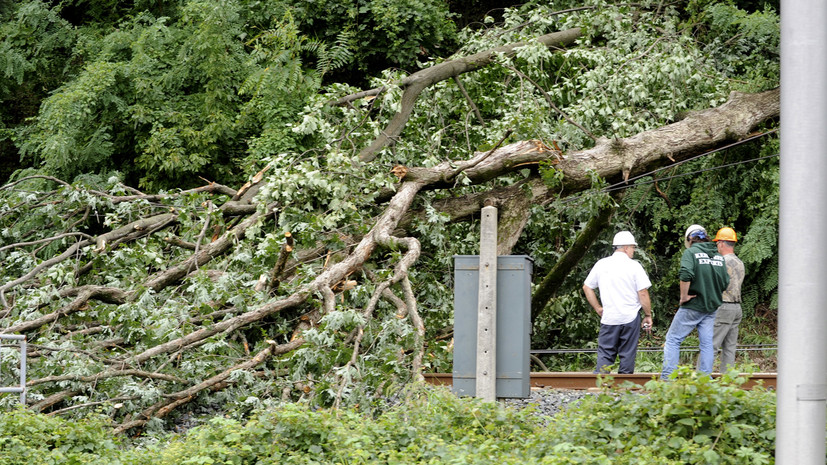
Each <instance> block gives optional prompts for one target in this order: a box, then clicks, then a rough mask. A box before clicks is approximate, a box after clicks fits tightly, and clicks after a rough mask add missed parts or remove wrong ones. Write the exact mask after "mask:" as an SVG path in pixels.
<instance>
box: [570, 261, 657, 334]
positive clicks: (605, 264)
mask: <svg viewBox="0 0 827 465" xmlns="http://www.w3.org/2000/svg"><path fill="white" fill-rule="evenodd" d="M584 284H585V285H586V286H589V287H590V288H592V289H599V290H600V303H601V304H602V305H603V316H602V317H601V318H600V323H602V324H604V325H623V324H626V323H629V322H631V321H633V320H634V319H635V318H637V315H638V311H639V310H640V307H641V305H640V297H638V291H642V290H644V289H648V288H650V287H651V286H652V283H651V282H650V281H649V276H647V275H646V271H645V270H644V269H643V266H641V264H640V263H638V262H637V261H635V260H632V259H631V258H629V256H628V255H626V254H625V253H624V252H622V251H617V252H615V253H613V254H612V255H611V256H610V257H606V258H602V259H600V260H598V261H597V263H595V264H594V267H593V268H592V270H591V271H590V272H589V276H587V277H586V282H585V283H584Z"/></svg>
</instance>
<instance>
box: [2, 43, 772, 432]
mask: <svg viewBox="0 0 827 465" xmlns="http://www.w3.org/2000/svg"><path fill="white" fill-rule="evenodd" d="M580 36H581V32H580V30H579V29H569V30H566V31H565V32H562V33H552V34H546V35H543V36H541V37H540V39H538V40H539V42H537V43H536V44H535V43H532V42H530V41H529V42H526V41H524V42H512V43H511V44H510V45H506V46H500V47H496V48H493V49H491V50H488V51H484V52H478V53H476V54H473V55H471V56H470V57H459V58H455V59H451V60H448V61H446V62H443V63H441V64H438V65H436V66H434V67H431V68H427V69H425V70H423V71H421V72H419V73H414V74H412V75H411V76H410V77H408V78H406V79H403V80H402V81H401V83H399V84H398V85H399V86H400V87H401V88H404V91H403V93H402V95H401V97H400V105H401V106H400V107H399V110H398V111H392V112H390V114H389V115H387V116H388V118H389V122H388V123H387V126H383V125H384V124H385V119H384V118H383V117H381V116H380V117H377V118H376V121H375V122H374V123H375V125H374V126H375V127H376V128H378V130H377V135H375V137H370V136H368V135H365V134H364V133H363V134H362V135H361V136H360V137H362V140H366V141H367V143H366V144H364V146H365V147H366V148H364V149H361V150H358V146H359V144H356V143H354V147H357V149H356V150H353V151H350V152H342V151H339V150H338V149H331V147H335V146H336V144H335V143H334V142H338V143H341V142H342V140H343V139H345V138H348V137H356V136H354V134H355V133H357V132H359V131H358V130H357V129H358V128H359V126H360V125H363V124H366V123H365V121H366V120H367V119H368V118H369V117H370V115H371V114H372V112H375V111H377V110H376V108H374V107H373V105H374V103H372V102H374V100H375V99H378V98H379V97H377V96H378V95H379V94H380V93H382V92H384V91H385V89H383V88H376V89H374V90H371V91H367V92H361V93H354V94H350V95H348V96H344V97H341V98H339V100H338V103H340V104H341V105H344V107H342V109H341V110H340V111H342V112H345V113H344V114H345V117H346V118H349V119H345V122H341V121H340V122H339V125H336V124H331V127H333V128H335V129H336V131H337V132H338V133H339V134H344V135H342V136H341V137H339V138H337V139H335V140H334V139H331V140H328V141H327V145H326V146H325V147H326V149H325V150H328V151H325V150H322V149H318V150H317V152H319V153H322V155H318V154H316V153H315V152H313V151H308V152H307V153H301V154H280V155H277V156H273V157H271V158H270V159H269V160H268V161H267V164H266V166H265V167H264V168H263V169H262V170H261V171H260V172H259V173H258V174H256V175H255V176H253V177H252V178H251V179H250V181H249V182H248V183H247V184H245V185H244V186H242V187H240V188H238V189H233V188H231V187H227V186H224V185H221V184H217V183H209V184H207V185H205V186H203V187H200V188H196V189H190V190H179V191H172V192H167V193H158V194H148V193H143V192H140V191H138V190H137V189H134V188H131V187H127V186H124V185H122V184H120V183H119V182H117V181H114V182H110V183H108V184H107V183H102V184H103V186H100V185H90V184H88V183H86V182H84V181H83V180H79V181H75V182H73V183H69V182H66V181H63V180H60V179H57V178H55V177H51V176H43V175H32V176H25V177H21V178H19V179H16V180H14V181H13V182H10V183H8V184H7V185H5V186H2V187H0V193H2V195H3V199H4V204H3V208H2V210H0V218H2V221H3V222H4V223H3V224H4V227H6V228H7V229H9V230H11V229H14V230H15V231H16V232H15V234H14V236H11V235H10V236H9V237H13V240H4V242H3V243H2V244H3V245H2V247H0V253H1V254H3V255H2V256H3V260H4V267H3V269H4V275H3V278H4V281H3V284H2V285H0V303H2V306H3V309H2V312H3V315H4V318H3V321H2V330H0V331H2V332H3V333H24V334H26V335H27V336H28V337H29V341H30V342H31V344H32V347H33V349H34V350H35V352H33V353H32V354H30V357H29V359H30V363H32V364H33V365H37V366H38V369H37V370H32V371H30V373H34V374H35V377H34V378H32V379H30V380H29V381H28V386H29V387H30V399H31V406H32V408H34V409H36V410H39V411H42V412H59V413H64V412H67V411H75V410H83V408H84V407H93V406H101V405H106V406H107V409H108V412H109V413H110V414H111V415H112V416H113V418H116V420H117V422H118V425H117V426H116V429H117V430H118V431H119V432H125V431H129V430H131V429H134V428H137V427H143V426H146V425H147V424H152V423H153V422H156V423H157V422H158V421H159V420H160V419H163V418H166V417H168V416H170V415H172V414H173V413H176V412H180V411H181V410H183V409H184V406H187V405H188V404H192V403H197V401H199V400H201V399H204V398H210V399H219V401H220V399H223V398H224V397H222V396H224V395H230V394H226V393H227V392H228V391H233V392H234V393H235V394H233V395H236V396H238V398H237V400H236V401H235V404H236V405H239V407H237V408H239V409H242V408H248V407H249V408H253V407H257V406H260V405H261V404H262V403H263V402H266V401H267V400H268V399H313V400H314V401H318V402H319V403H320V404H327V405H339V404H340V402H342V400H343V399H344V398H346V397H348V396H350V397H352V398H353V399H354V403H358V402H359V399H360V398H367V399H370V398H375V397H376V395H382V394H386V391H384V390H383V389H392V388H391V385H392V384H393V383H399V382H407V381H409V380H419V379H421V378H422V373H423V370H424V369H426V367H427V366H428V365H429V364H431V363H433V362H432V361H431V360H432V359H435V358H436V357H434V356H433V351H434V350H436V349H435V348H434V347H435V345H436V344H437V341H438V340H439V339H434V340H432V341H428V340H426V329H427V328H426V323H427V321H428V317H427V316H424V315H423V312H422V308H423V305H424V302H428V301H429V299H432V298H434V297H433V295H431V294H434V293H436V294H443V295H442V296H441V297H443V298H444V294H447V293H446V289H447V290H450V280H449V279H445V280H443V281H440V282H437V283H435V284H434V283H430V282H428V279H423V278H421V277H420V275H419V273H420V271H419V270H418V269H417V266H420V264H421V263H422V254H423V253H427V254H431V255H440V256H442V255H447V257H450V250H454V249H450V248H448V247H446V251H447V254H446V253H445V252H441V253H437V252H434V251H433V250H432V249H433V247H432V246H426V247H423V241H426V242H428V243H429V244H431V243H432V242H434V241H438V240H439V238H436V237H433V236H431V235H430V234H429V233H428V232H427V231H426V230H425V229H423V224H426V225H427V224H441V225H456V224H460V223H464V222H467V223H469V224H471V225H472V224H473V223H472V221H471V220H472V219H473V217H474V216H475V215H477V214H478V212H479V209H480V208H481V207H482V205H483V204H485V203H486V202H487V203H493V204H494V205H496V206H498V208H499V211H500V217H501V219H500V222H499V227H500V231H499V235H498V237H499V238H500V240H499V244H498V252H499V253H501V254H508V253H511V251H512V250H513V249H514V248H515V246H516V244H518V242H519V241H520V238H521V237H523V232H524V228H525V227H526V225H527V224H528V223H529V221H530V220H531V215H532V211H536V210H534V209H535V208H544V207H546V206H547V205H550V204H551V203H553V202H555V201H557V200H559V199H562V198H565V197H569V196H572V195H574V194H577V193H581V192H585V191H589V190H591V189H592V188H593V187H594V185H595V180H603V181H605V182H612V183H622V182H629V180H631V179H634V178H636V177H639V176H642V175H646V174H648V173H651V172H652V170H654V169H656V168H661V167H664V166H667V165H675V164H679V163H681V162H682V161H685V160H688V159H690V158H692V157H695V156H697V155H699V154H703V153H705V152H708V151H711V150H714V149H717V148H721V147H724V146H726V145H727V144H730V143H732V142H735V141H739V140H742V139H745V138H747V137H749V136H750V135H751V134H753V132H754V131H756V130H758V129H761V128H764V127H767V126H770V125H772V124H773V123H774V122H775V121H776V120H777V118H778V117H779V92H778V90H777V89H776V90H770V91H765V92H758V93H736V92H733V93H732V94H730V96H729V99H728V100H727V101H726V102H724V103H722V104H720V105H718V106H715V107H713V108H707V109H701V110H696V111H691V112H688V113H687V114H685V115H683V117H682V118H680V120H678V121H675V122H672V123H671V124H665V125H662V126H660V127H656V128H653V129H648V130H643V131H640V132H638V133H635V134H632V135H629V136H627V137H619V136H617V135H615V136H614V137H606V136H603V137H598V138H596V139H595V140H594V141H592V140H591V139H589V141H590V143H589V144H586V145H588V147H581V148H572V147H569V148H567V149H565V150H563V149H561V148H560V146H559V144H558V143H557V142H555V141H552V140H551V139H549V140H545V141H544V140H539V139H532V138H524V139H522V140H520V139H519V138H518V139H517V140H514V139H515V137H513V136H512V129H511V128H505V125H503V128H501V129H502V130H501V131H500V132H499V134H500V135H501V137H499V138H498V139H497V142H496V143H488V144H480V145H482V146H485V145H487V148H486V149H484V150H476V151H472V152H471V153H470V155H467V156H464V153H466V152H464V151H462V150H456V151H453V152H451V153H452V155H453V154H456V155H457V156H456V157H452V158H451V159H447V158H446V159H443V160H441V161H438V160H436V159H435V158H433V157H432V158H430V159H428V160H421V161H420V162H419V163H418V164H413V163H409V162H408V161H407V160H406V159H405V157H404V156H403V157H402V158H403V159H402V160H397V162H396V163H393V164H392V165H391V166H387V162H388V161H389V160H393V159H394V158H395V155H397V153H395V151H399V152H402V151H403V149H405V147H400V145H403V144H390V145H389V141H391V140H394V141H396V140H403V139H404V137H403V135H404V134H405V132H404V131H403V129H404V128H405V127H406V126H409V125H410V120H411V115H412V114H413V113H414V111H415V109H416V108H417V106H418V105H420V104H421V102H420V100H421V98H422V95H423V94H424V93H425V92H426V91H433V92H438V91H439V89H434V88H435V87H438V86H447V85H449V84H450V83H451V82H455V81H450V80H449V79H451V78H454V77H457V76H459V75H461V74H463V73H470V72H475V71H479V70H481V69H484V68H485V67H486V66H488V65H490V66H494V65H497V64H498V63H500V62H501V61H500V60H503V59H514V58H516V57H518V56H519V55H520V53H521V52H524V51H525V50H526V49H531V47H533V46H538V47H540V48H541V49H542V50H543V51H541V52H537V53H546V52H548V53H552V54H553V53H555V52H553V51H549V50H548V48H549V47H556V46H558V45H567V46H568V45H573V44H574V43H575V40H576V39H578V38H580ZM652 47H654V45H653V46H652ZM499 69H500V71H501V72H504V73H509V74H510V77H509V79H514V76H515V75H516V79H523V80H525V81H530V83H531V84H532V86H531V87H533V88H536V87H538V86H539V85H540V84H538V82H537V81H536V80H535V79H534V78H530V77H529V75H528V74H527V73H528V71H527V72H523V71H518V72H517V73H514V72H513V71H517V69H516V68H515V66H514V65H513V64H511V63H510V62H509V63H506V64H505V65H503V66H500V67H499ZM535 90H536V89H535ZM541 90H542V88H541ZM463 94H464V95H465V96H466V97H467V98H464V100H465V101H466V103H468V101H469V99H471V100H473V98H472V97H471V96H470V94H469V93H468V91H465V90H464V91H463ZM366 97H374V98H373V99H370V100H369V103H364V102H363V103H362V104H361V106H360V105H359V104H358V102H360V101H363V100H364V99H365V98H366ZM535 97H536V100H537V101H539V102H541V104H543V105H545V104H551V105H554V104H553V99H552V97H551V96H550V94H549V93H548V92H546V91H544V90H543V91H542V92H539V93H538V95H537V96H535ZM543 102H545V103H543ZM354 103H357V105H353V106H351V107H350V108H345V107H346V106H347V105H350V104H354ZM425 106H426V107H427V105H425ZM327 107H330V106H329V105H327ZM478 111H479V110H478ZM426 113H427V112H426ZM552 113H553V114H555V115H556V116H555V118H557V119H560V120H561V121H562V124H564V125H567V126H575V128H574V129H573V131H575V132H577V133H579V134H581V135H582V134H583V133H584V132H585V133H589V135H590V133H591V131H584V129H585V127H584V126H583V125H581V124H579V123H578V124H572V123H573V120H572V119H571V118H570V117H569V115H567V114H563V116H562V117H561V115H560V114H559V113H557V112H552ZM469 114H470V113H469ZM338 115H341V114H338ZM314 117H315V116H313V115H312V112H311V114H309V115H307V118H306V119H307V120H311V119H312V118H314ZM419 121H421V120H419ZM318 124H319V125H321V124H323V123H318ZM325 124H328V123H325ZM382 127H386V129H382ZM296 130H297V131H298V130H301V128H300V127H297V128H296ZM367 133H368V134H369V133H370V132H369V131H368V132H367ZM604 133H605V131H604ZM502 134H505V136H502ZM468 138H469V139H470V136H468ZM411 139H415V138H414V137H411ZM407 159H410V157H408V158H407ZM437 161H438V162H437ZM549 178H553V181H549ZM630 185H631V184H630ZM613 211H614V202H613V201H607V203H605V204H604V206H603V208H602V209H601V210H600V213H599V214H598V215H596V216H595V217H594V219H593V222H592V223H590V225H589V226H587V227H586V228H585V229H584V232H583V234H582V237H581V238H580V239H579V240H576V241H573V244H572V247H571V248H570V249H569V251H568V252H567V253H566V254H564V255H563V256H561V257H560V260H559V263H558V265H557V266H556V267H553V268H551V269H550V270H549V272H548V273H549V274H548V276H547V277H546V278H545V279H542V280H535V281H537V282H540V283H541V286H540V288H539V289H538V292H537V293H536V294H535V296H534V302H533V303H532V306H533V311H532V315H533V317H536V315H537V314H538V313H539V311H540V310H541V309H542V308H543V307H544V306H545V305H546V303H547V302H548V301H549V299H551V297H552V296H553V295H554V293H555V292H556V290H557V289H558V288H559V287H560V284H561V282H562V279H563V278H564V277H565V276H566V275H567V274H568V272H569V271H570V270H571V269H572V267H574V266H575V265H576V264H577V263H578V262H579V260H580V259H581V258H582V257H583V256H584V254H585V252H586V250H588V248H589V246H590V245H591V244H592V243H593V241H594V240H596V238H597V237H598V235H599V234H600V232H601V230H602V229H603V228H605V227H606V226H607V225H608V224H609V218H610V216H611V214H612V212H613ZM423 231H425V232H423ZM431 245H432V244H431ZM438 261H439V260H437V262H438ZM441 264H442V266H445V263H444V258H443V262H442V263H441ZM429 266H430V265H429ZM435 273H436V274H437V275H440V274H441V275H445V274H447V273H448V269H447V268H443V269H441V270H437V271H435ZM422 276H424V274H422ZM428 286H441V287H440V288H439V289H436V288H429V287H428ZM427 306H428V308H434V307H436V306H437V305H436V304H433V303H428V304H427ZM443 310H444V309H443ZM446 313H448V314H449V313H450V312H446ZM433 319H434V320H435V321H434V324H435V325H437V327H439V328H441V327H442V326H444V320H445V317H444V316H441V317H440V319H437V318H433ZM448 350H450V349H448ZM357 380H358V381H362V382H363V383H362V384H359V383H356V382H355V381H357ZM368 381H369V382H368ZM249 393H255V394H249ZM377 393H378V394H377ZM245 406H246V407H245Z"/></svg>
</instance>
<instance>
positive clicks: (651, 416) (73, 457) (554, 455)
mask: <svg viewBox="0 0 827 465" xmlns="http://www.w3.org/2000/svg"><path fill="white" fill-rule="evenodd" d="M745 381H746V378H744V377H738V376H736V375H735V374H728V375H724V376H723V377H721V378H720V379H714V380H713V379H710V378H709V377H706V376H699V375H697V374H696V373H695V372H693V371H690V370H687V369H681V370H679V373H678V377H677V379H675V380H674V381H673V382H670V383H664V382H660V381H651V382H649V383H648V384H647V385H646V392H645V393H640V392H636V391H629V392H626V393H623V394H618V393H617V392H614V391H612V392H609V391H607V392H604V393H602V394H599V395H595V396H588V397H586V398H585V399H583V400H582V401H580V403H579V404H578V405H576V406H572V407H570V408H569V409H568V410H566V411H565V412H564V413H561V414H559V415H557V416H556V417H554V418H553V419H549V418H547V417H542V416H540V415H536V414H535V412H534V411H533V409H532V408H528V409H523V410H520V411H517V410H515V409H512V408H510V407H503V406H502V405H501V404H498V403H490V402H488V403H487V402H483V401H481V400H479V399H469V398H458V397H456V396H454V395H453V394H451V393H450V392H448V391H447V390H446V389H444V388H435V387H430V386H424V385H420V386H414V387H412V388H409V389H407V390H405V391H404V392H403V393H402V394H400V397H399V398H398V399H397V400H398V402H397V403H395V404H394V405H392V406H388V407H387V408H386V410H385V411H384V412H381V413H376V414H374V415H370V414H365V413H362V412H359V411H358V410H355V409H350V410H334V409H321V410H316V409H313V408H311V407H308V406H304V405H300V404H284V405H282V406H279V407H277V408H272V409H268V410H266V411H262V412H259V413H257V414H255V415H253V416H252V417H251V418H250V419H249V420H247V421H246V422H241V421H238V420H235V419H229V418H225V417H216V418H213V419H212V420H210V421H208V422H207V423H205V424H204V425H202V426H199V427H196V428H193V429H192V430H190V431H189V432H188V433H187V434H185V435H183V436H171V437H167V438H165V439H161V440H142V441H140V442H135V443H133V444H132V446H131V447H119V444H120V442H119V440H118V438H116V437H113V436H111V434H110V433H108V426H107V424H106V423H105V422H104V421H101V420H99V419H94V418H92V419H88V420H85V421H78V422H68V421H64V420H60V419H56V418H52V417H47V416H43V415H36V414H33V413H30V412H27V411H14V412H11V413H8V414H5V415H3V416H0V436H2V439H0V444H2V446H1V447H0V464H11V463H33V464H81V463H107V464H131V465H150V464H152V465H193V464H234V465H235V464H237V465H241V464H262V465H263V464H294V463H301V464H345V463H346V464H352V463H397V464H403V463H474V464H480V463H483V464H484V463H491V464H512V463H513V464H523V463H539V464H554V465H557V464H574V463H589V464H612V465H617V464H637V463H659V464H691V463H699V464H700V463H703V464H740V463H744V464H746V463H750V464H764V463H771V461H772V454H773V450H774V440H775V426H774V424H775V394H774V393H773V392H770V391H767V390H764V389H753V390H750V391H746V390H743V389H741V387H740V385H741V384H743V383H744V382H745ZM389 405H390V404H389Z"/></svg>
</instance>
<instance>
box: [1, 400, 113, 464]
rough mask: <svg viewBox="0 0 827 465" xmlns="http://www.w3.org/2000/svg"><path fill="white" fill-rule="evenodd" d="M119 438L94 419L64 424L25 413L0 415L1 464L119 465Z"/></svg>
mask: <svg viewBox="0 0 827 465" xmlns="http://www.w3.org/2000/svg"><path fill="white" fill-rule="evenodd" d="M119 443H120V439H119V438H118V437H116V436H113V435H112V434H111V432H110V428H109V425H108V423H107V422H106V421H105V420H103V419H101V418H97V417H90V418H88V419H85V420H80V421H65V420H62V419H60V418H55V417H50V416H46V415H37V414H34V413H32V412H30V411H28V410H14V411H12V412H6V413H3V414H2V415H0V464H2V465H6V464H9V465H10V464H23V463H25V464H27V465H53V464H54V465H58V464H60V465H84V464H89V463H106V464H116V463H121V462H120V461H119V459H118V458H117V456H118V455H119V453H120V451H119V449H118V446H119Z"/></svg>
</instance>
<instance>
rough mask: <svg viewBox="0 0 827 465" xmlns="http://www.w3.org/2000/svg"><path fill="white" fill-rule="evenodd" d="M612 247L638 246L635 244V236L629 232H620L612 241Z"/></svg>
mask: <svg viewBox="0 0 827 465" xmlns="http://www.w3.org/2000/svg"><path fill="white" fill-rule="evenodd" d="M612 245H614V246H618V245H637V242H635V236H633V235H632V233H630V232H629V231H620V232H619V233H617V234H615V238H614V239H613V240H612Z"/></svg>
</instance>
